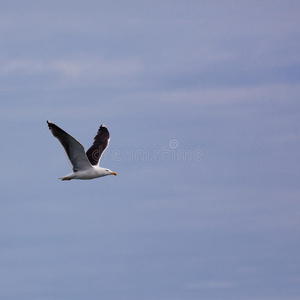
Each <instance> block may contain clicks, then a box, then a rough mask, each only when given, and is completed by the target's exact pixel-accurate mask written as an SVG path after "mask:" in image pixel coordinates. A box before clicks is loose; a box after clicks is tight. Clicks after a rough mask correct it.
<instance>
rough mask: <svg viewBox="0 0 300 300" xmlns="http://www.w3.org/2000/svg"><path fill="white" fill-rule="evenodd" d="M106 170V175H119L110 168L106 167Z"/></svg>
mask: <svg viewBox="0 0 300 300" xmlns="http://www.w3.org/2000/svg"><path fill="white" fill-rule="evenodd" d="M104 172H105V176H106V175H115V176H117V173H116V172H113V171H112V170H110V169H105V170H104Z"/></svg>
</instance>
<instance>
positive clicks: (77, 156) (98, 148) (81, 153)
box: [47, 121, 117, 180]
mask: <svg viewBox="0 0 300 300" xmlns="http://www.w3.org/2000/svg"><path fill="white" fill-rule="evenodd" d="M47 124H48V127H49V129H50V131H51V132H52V134H53V135H54V137H56V138H57V139H58V140H59V141H60V143H61V144H62V146H63V147H64V149H65V151H66V154H67V156H68V158H69V160H70V162H71V164H72V166H73V173H71V174H68V175H66V176H64V177H61V178H59V179H61V180H71V179H94V178H98V177H103V176H107V175H117V173H115V172H112V171H111V170H109V169H106V168H101V167H99V161H100V158H101V155H102V154H103V152H104V151H105V149H106V148H107V146H108V143H109V138H110V137H109V132H108V130H107V128H106V127H105V126H104V125H103V124H102V125H101V126H100V128H99V130H98V132H97V134H96V136H95V138H94V143H93V145H92V146H91V147H90V148H89V149H88V151H87V152H86V153H85V150H84V147H83V146H82V144H81V143H79V142H78V141H77V140H76V139H74V138H73V137H72V136H71V135H69V134H68V133H67V132H65V131H64V130H62V129H61V128H59V127H58V126H57V125H55V124H54V123H52V122H49V121H47Z"/></svg>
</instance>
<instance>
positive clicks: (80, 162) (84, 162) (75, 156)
mask: <svg viewBox="0 0 300 300" xmlns="http://www.w3.org/2000/svg"><path fill="white" fill-rule="evenodd" d="M47 124H48V126H49V129H50V131H51V132H52V134H53V135H54V136H55V137H56V138H57V139H58V140H59V141H60V143H61V144H62V146H63V147H64V149H65V151H66V154H67V156H68V158H69V160H70V162H71V164H72V166H73V172H77V171H79V170H86V169H89V168H91V167H92V166H91V164H90V162H89V160H88V158H87V156H86V154H85V152H84V147H83V146H82V144H81V143H79V142H78V141H77V140H76V139H74V138H73V137H72V136H71V135H69V134H68V133H67V132H65V131H64V130H62V129H61V128H59V127H58V126H57V125H55V124H53V123H51V122H49V121H47Z"/></svg>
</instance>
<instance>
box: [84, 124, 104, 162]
mask: <svg viewBox="0 0 300 300" xmlns="http://www.w3.org/2000/svg"><path fill="white" fill-rule="evenodd" d="M108 143H109V132H108V130H107V128H106V127H105V126H104V125H103V124H102V125H101V126H100V128H99V130H98V132H97V134H96V136H95V138H94V143H93V145H92V146H91V147H90V148H89V149H88V151H87V152H86V156H87V157H88V159H89V161H90V163H91V164H92V165H93V166H95V165H98V163H99V161H100V158H101V155H102V153H103V152H104V150H105V149H106V148H107V146H108Z"/></svg>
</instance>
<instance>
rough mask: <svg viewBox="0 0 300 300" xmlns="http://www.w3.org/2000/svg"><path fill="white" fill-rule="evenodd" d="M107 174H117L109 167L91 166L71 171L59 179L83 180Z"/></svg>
mask: <svg viewBox="0 0 300 300" xmlns="http://www.w3.org/2000/svg"><path fill="white" fill-rule="evenodd" d="M107 175H117V174H116V173H115V172H112V171H111V170H109V169H105V168H101V167H98V166H91V168H89V169H86V170H81V171H77V172H73V173H71V174H68V175H66V176H64V177H62V178H59V179H61V180H71V179H83V180H84V179H94V178H98V177H103V176H107Z"/></svg>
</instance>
